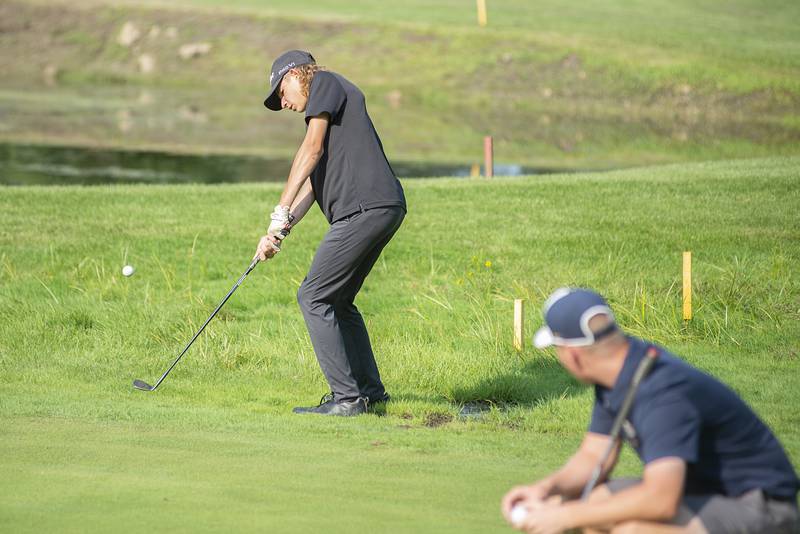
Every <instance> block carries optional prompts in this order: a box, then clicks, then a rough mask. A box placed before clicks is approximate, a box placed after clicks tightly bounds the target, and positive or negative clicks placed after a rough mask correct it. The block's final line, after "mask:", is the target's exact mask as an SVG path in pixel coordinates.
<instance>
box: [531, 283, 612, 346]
mask: <svg viewBox="0 0 800 534" xmlns="http://www.w3.org/2000/svg"><path fill="white" fill-rule="evenodd" d="M601 314H605V315H608V316H609V317H610V318H611V324H609V325H608V326H606V327H605V328H603V329H602V330H600V331H599V332H592V331H591V330H590V329H589V321H590V320H591V319H592V317H594V316H596V315H601ZM544 322H545V326H543V327H542V328H540V329H539V331H538V332H536V335H534V336H533V344H534V345H535V346H536V348H539V349H543V348H545V347H549V346H551V345H561V346H567V347H586V346H588V345H592V344H593V343H595V342H597V341H599V340H600V339H602V338H604V337H606V336H607V335H609V334H611V333H612V332H614V331H616V330H617V324H616V323H615V322H614V314H613V313H612V312H611V308H609V307H608V303H607V302H606V301H605V299H604V298H603V297H601V296H600V295H598V294H597V293H595V292H594V291H590V290H588V289H576V288H570V287H562V288H561V289H556V290H555V291H554V292H553V294H552V295H550V297H549V298H548V299H547V300H546V301H545V303H544Z"/></svg>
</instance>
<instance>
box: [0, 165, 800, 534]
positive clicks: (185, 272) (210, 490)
mask: <svg viewBox="0 0 800 534" xmlns="http://www.w3.org/2000/svg"><path fill="white" fill-rule="evenodd" d="M798 163H800V160H798V159H797V158H793V159H785V158H783V159H781V158H774V159H767V160H751V161H741V162H728V163H716V164H700V165H691V166H686V165H684V166H668V167H661V168H653V169H634V170H630V171H627V172H615V173H607V174H580V175H569V176H553V177H548V178H529V179H521V180H510V179H505V180H504V179H498V180H495V181H491V182H488V181H454V180H437V181H420V182H413V183H408V184H406V186H407V190H408V197H409V203H410V209H411V211H410V214H409V217H408V219H407V221H406V223H405V224H404V227H403V228H402V230H401V231H400V233H399V234H398V236H397V238H396V239H395V240H394V241H393V243H392V245H391V246H390V247H389V248H388V249H387V251H386V253H385V254H384V256H383V260H382V261H381V262H379V263H378V265H376V267H375V270H374V272H373V273H372V275H371V276H370V278H369V280H368V281H367V283H366V285H365V287H364V289H363V291H362V294H361V296H360V297H359V305H360V307H361V308H362V309H363V312H364V314H365V317H366V320H367V322H368V324H369V327H370V331H371V333H372V337H373V339H374V343H375V346H376V351H377V353H378V358H379V362H380V365H381V368H382V371H383V374H384V378H385V380H386V382H387V384H388V386H389V388H390V391H391V392H392V393H393V394H394V396H395V398H396V402H394V403H392V404H390V405H389V406H388V408H387V409H386V413H385V415H383V416H379V415H372V416H367V417H363V418H359V419H357V420H353V421H325V420H319V419H313V418H311V419H303V418H296V417H292V416H290V415H287V412H288V410H289V408H290V407H291V406H292V405H293V404H294V403H297V402H300V401H310V400H313V399H314V398H315V397H316V396H317V395H319V394H321V393H322V392H323V391H324V383H323V381H322V379H321V377H320V373H319V370H318V368H317V365H316V362H315V361H314V357H313V353H312V351H311V349H310V344H309V342H308V339H307V336H306V334H305V332H304V327H303V324H302V319H301V317H300V314H299V312H298V310H297V307H296V304H295V302H294V292H295V289H296V287H297V285H298V283H299V282H300V280H301V279H302V276H303V274H304V270H305V268H306V267H307V265H308V263H309V260H310V258H311V255H312V254H313V248H314V244H315V243H316V242H317V241H318V239H319V238H320V236H321V235H322V233H323V232H324V224H323V223H324V221H323V220H322V219H321V217H320V216H319V215H318V214H316V213H315V214H313V216H311V218H310V219H309V220H308V221H304V222H303V223H302V226H301V227H300V228H298V230H297V231H296V232H295V233H293V234H292V236H291V239H290V241H289V242H287V245H286V250H285V251H284V252H283V253H282V255H281V257H279V258H278V259H277V260H275V261H274V262H272V263H270V264H266V265H262V266H259V267H258V269H257V270H256V271H254V273H253V274H252V275H251V277H250V278H249V279H248V280H247V281H246V282H245V283H244V285H243V287H242V288H241V289H240V290H239V291H238V292H237V293H236V294H235V296H234V297H233V299H232V300H231V301H230V302H229V303H228V304H227V305H226V308H224V309H223V311H222V312H221V313H220V316H219V318H218V319H217V320H215V322H214V323H213V324H212V325H211V326H210V327H209V329H208V332H207V334H205V335H204V336H203V337H202V338H201V339H200V340H199V341H198V342H197V343H196V344H195V346H194V347H193V348H192V350H191V352H190V353H189V354H188V355H187V356H186V358H185V361H183V362H181V364H180V366H179V367H178V368H176V370H175V371H174V373H173V375H172V376H170V378H169V380H168V382H166V383H165V384H164V387H163V389H162V390H160V391H159V392H158V393H156V394H153V395H146V394H141V393H139V392H134V391H131V389H130V386H129V384H130V380H131V379H132V378H134V377H139V378H144V379H145V380H149V379H153V378H155V377H157V376H158V374H159V373H160V372H161V371H162V370H163V369H164V367H165V365H166V364H168V363H169V361H171V359H172V358H173V357H174V355H175V354H176V353H177V351H178V350H179V349H180V348H181V347H182V345H183V344H184V343H185V342H186V340H187V339H188V337H189V336H190V335H191V333H192V332H193V331H194V330H196V328H198V327H199V325H200V323H201V322H202V321H203V320H204V319H205V317H206V316H207V314H208V313H209V311H210V310H211V309H213V306H214V305H215V304H216V302H217V301H218V299H219V298H221V296H223V295H224V294H225V292H226V291H227V290H228V289H229V287H230V285H231V284H232V283H233V281H235V279H236V277H237V276H238V275H239V273H240V272H241V271H242V270H243V269H244V268H245V266H246V263H247V258H248V256H249V254H251V253H252V248H253V246H254V243H255V241H256V238H257V236H258V232H259V230H260V227H261V223H260V222H259V221H260V220H261V219H262V215H263V209H264V206H265V205H268V204H269V199H270V198H273V197H274V196H275V195H276V194H277V192H278V186H277V185H264V186H225V187H215V186H202V187H201V186H188V187H92V188H59V187H55V188H13V189H5V190H3V194H2V195H0V228H2V229H3V230H2V233H0V374H1V375H2V377H3V378H2V381H1V382H0V424H1V425H2V427H3V428H4V432H3V434H2V435H1V436H0V453H2V454H3V457H4V458H6V459H7V460H6V461H4V462H3V464H2V467H0V480H2V481H3V482H2V487H4V488H5V489H6V491H5V492H4V493H5V494H7V495H10V496H11V497H10V498H8V499H5V500H4V502H3V503H2V504H0V526H2V527H3V528H4V529H10V530H14V531H22V530H29V531H41V530H45V529H53V528H58V529H59V530H82V529H85V528H86V525H89V526H90V527H92V528H93V529H94V530H99V529H104V530H110V529H112V528H113V529H119V528H122V529H126V530H133V528H135V526H138V525H140V524H141V523H147V524H149V525H152V524H154V523H157V522H161V524H162V525H166V526H169V527H175V528H178V529H179V530H181V529H183V530H192V531H195V530H203V529H206V530H212V529H219V528H222V526H223V524H230V525H232V526H233V527H234V528H235V529H240V530H255V529H256V528H257V527H260V528H263V527H264V525H271V526H272V527H273V528H274V529H275V530H281V531H284V530H295V531H309V530H320V529H322V528H323V527H324V528H326V530H332V531H334V532H337V531H345V530H346V529H347V528H348V527H347V525H348V524H350V522H351V521H352V522H354V523H355V524H358V525H360V526H362V527H363V529H364V530H378V531H380V530H389V527H388V526H387V525H391V531H420V530H429V531H433V530H435V531H443V530H445V531H446V530H447V529H448V528H449V529H452V530H453V531H456V530H458V531H460V532H464V531H474V532H487V531H491V530H494V529H498V530H502V525H501V523H500V521H499V519H498V516H497V512H496V507H497V499H498V498H499V497H500V495H501V494H502V492H503V491H504V490H505V489H506V488H507V487H508V486H509V485H511V484H513V483H515V482H519V481H522V480H526V479H529V478H531V477H535V476H538V475H541V474H543V473H545V472H546V471H547V470H548V469H552V468H554V467H555V466H557V465H558V464H559V462H560V461H561V460H562V459H563V458H564V457H565V456H566V455H567V454H568V453H569V450H570V449H571V448H572V447H573V446H574V444H575V443H576V442H577V440H578V439H579V437H580V434H581V432H582V430H583V427H584V424H585V420H586V417H587V416H588V413H587V410H588V406H589V402H590V392H589V391H588V390H586V389H585V388H583V387H581V386H579V385H577V384H575V383H574V382H573V381H571V380H569V379H568V378H567V377H566V376H565V374H564V373H563V372H562V371H561V370H560V369H559V367H558V365H557V364H556V363H555V362H554V360H553V359H552V357H551V356H549V355H547V354H543V353H538V352H536V351H534V350H532V349H528V350H526V351H525V352H523V353H522V354H519V355H518V354H516V353H515V352H514V351H513V350H512V348H511V346H510V337H511V336H510V333H511V332H510V321H511V311H512V306H511V300H512V299H513V298H515V297H523V298H527V299H528V302H529V324H528V329H529V330H528V333H529V334H530V333H531V332H532V329H533V328H534V327H535V326H537V325H538V324H539V322H540V318H539V314H538V307H539V306H540V305H541V302H542V300H543V298H544V296H545V295H546V294H547V293H548V292H549V291H551V290H552V289H553V288H555V287H558V286H559V285H562V284H581V285H587V286H592V287H596V288H598V289H599V290H601V291H602V292H603V293H605V294H606V295H607V296H608V297H609V298H610V300H611V302H612V305H613V306H614V307H615V309H616V311H617V313H618V316H619V319H620V321H621V322H622V323H623V324H624V326H625V327H626V328H627V329H629V330H630V331H632V332H634V333H636V334H640V335H645V334H646V335H648V336H649V337H652V338H654V339H655V340H657V341H659V342H662V343H665V344H667V345H668V346H669V347H672V348H673V349H675V350H676V351H677V352H678V353H679V354H681V355H684V356H685V357H686V358H687V359H688V360H689V361H691V362H693V363H694V364H696V365H699V366H700V367H702V368H704V369H707V370H710V371H711V372H713V373H715V374H717V375H718V376H720V377H722V378H723V379H724V380H726V381H727V382H728V383H730V384H731V385H732V386H733V387H734V388H735V389H736V390H737V391H739V392H740V393H741V394H742V395H743V396H744V397H745V399H746V400H747V401H748V402H750V403H751V404H752V405H753V406H754V407H755V408H756V410H757V411H758V412H759V413H761V414H762V416H763V417H764V418H765V420H766V421H767V422H768V423H769V424H770V425H771V426H772V427H773V428H774V429H775V430H776V432H777V434H778V436H779V437H780V438H781V439H782V441H783V442H784V444H785V446H786V448H787V451H788V452H789V454H790V456H791V457H792V458H793V460H794V462H795V464H796V465H797V464H798V462H800V418H798V415H797V414H798V413H800V410H798V403H797V399H796V395H795V394H794V392H796V391H798V387H800V378H798V377H800V374H799V373H798V370H800V369H799V368H800V354H799V353H798V346H799V345H800V343H799V342H800V327H798V324H800V323H798V319H800V317H798V309H800V305H799V304H800V299H799V296H800V291H799V290H800V287H798V281H797V280H798V276H797V264H798V259H800V258H798V255H799V254H800V252H799V251H798V248H797V242H798V237H800V228H798V224H797V220H796V216H795V214H796V211H797V206H798V204H799V202H798V201H800V198H798V197H799V196H800V193H799V192H798V179H799V178H800V176H798V171H797V169H798ZM684 249H691V250H692V251H693V252H694V258H695V264H694V268H695V269H694V270H695V291H696V298H695V305H696V309H695V312H696V318H695V320H694V321H692V323H690V324H689V325H683V323H682V321H681V320H680V317H679V309H680V294H679V276H680V252H681V251H682V250H684ZM237 258H238V260H237ZM126 260H127V261H129V262H130V263H132V264H133V265H135V266H136V267H137V269H138V271H137V273H136V274H135V275H134V276H133V277H132V278H128V279H125V278H123V277H121V275H120V274H119V268H120V267H121V265H123V263H124V262H125V261H126ZM487 261H490V262H491V264H490V266H487V263H486V262H487ZM471 400H488V401H490V402H492V403H494V404H495V406H497V408H495V409H493V410H492V411H491V412H490V413H489V414H488V415H487V416H486V417H485V418H484V420H482V421H481V422H461V421H458V420H453V421H451V422H448V423H445V424H444V425H443V426H439V427H438V428H429V427H428V425H431V426H433V425H435V424H436V423H437V422H438V421H443V420H444V421H446V420H447V419H449V418H452V417H454V416H455V415H456V413H457V411H458V408H459V405H460V403H462V402H466V401H471ZM321 454H326V455H330V456H331V457H332V458H334V459H333V460H328V459H322V458H319V457H318V455H321ZM622 469H623V471H624V472H629V473H631V472H635V471H636V462H635V461H634V460H633V459H632V458H630V457H628V458H627V459H626V461H625V462H624V463H623V466H622ZM387 481H388V482H387ZM12 488H13V491H11V490H12ZM342 488H346V492H345V493H341V492H338V491H337V490H340V489H342ZM350 495H352V496H353V498H350V497H349V496H350ZM443 525H444V526H443Z"/></svg>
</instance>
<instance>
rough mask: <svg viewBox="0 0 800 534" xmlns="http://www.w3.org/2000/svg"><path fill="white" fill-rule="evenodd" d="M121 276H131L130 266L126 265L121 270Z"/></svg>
mask: <svg viewBox="0 0 800 534" xmlns="http://www.w3.org/2000/svg"><path fill="white" fill-rule="evenodd" d="M122 274H123V275H125V276H130V275H132V274H133V267H131V266H130V265H126V266H125V267H123V268H122Z"/></svg>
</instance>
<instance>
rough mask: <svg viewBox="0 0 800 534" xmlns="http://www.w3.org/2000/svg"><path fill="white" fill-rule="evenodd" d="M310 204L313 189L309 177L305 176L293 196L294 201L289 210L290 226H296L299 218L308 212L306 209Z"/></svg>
mask: <svg viewBox="0 0 800 534" xmlns="http://www.w3.org/2000/svg"><path fill="white" fill-rule="evenodd" d="M312 204H314V189H313V188H312V187H311V179H310V178H307V179H306V181H305V182H303V185H302V186H301V187H300V190H299V191H298V192H297V196H295V198H294V203H293V204H292V206H291V209H290V210H289V212H290V213H291V214H292V226H297V223H299V222H300V219H302V218H303V216H304V215H305V214H306V213H308V210H309V209H310V208H311V205H312Z"/></svg>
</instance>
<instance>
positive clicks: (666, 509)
mask: <svg viewBox="0 0 800 534" xmlns="http://www.w3.org/2000/svg"><path fill="white" fill-rule="evenodd" d="M685 478H686V462H685V461H684V460H683V459H681V458H677V457H667V458H660V459H658V460H654V461H652V462H650V463H648V464H647V465H646V466H645V469H644V475H643V477H642V482H641V484H637V485H635V486H632V487H630V488H628V489H625V490H623V491H620V492H618V493H615V494H614V495H612V496H611V497H609V498H608V499H603V500H601V501H599V502H592V501H585V502H569V503H565V504H564V505H562V508H563V511H564V513H565V514H566V517H568V518H569V525H568V528H576V527H586V526H598V525H608V524H617V523H620V522H623V521H632V520H640V521H668V520H670V519H672V518H673V517H675V515H676V514H677V513H678V507H679V506H680V503H681V498H682V496H683V484H684V480H685Z"/></svg>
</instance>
